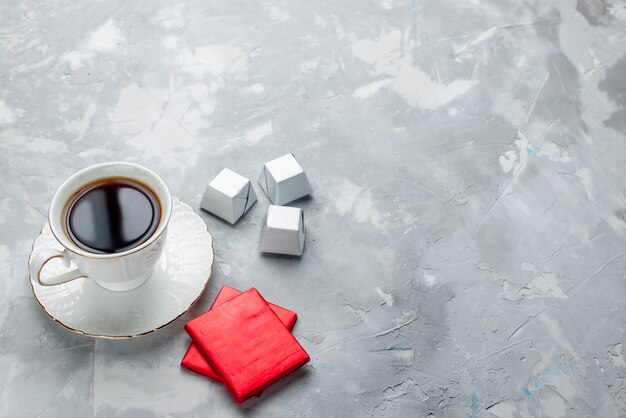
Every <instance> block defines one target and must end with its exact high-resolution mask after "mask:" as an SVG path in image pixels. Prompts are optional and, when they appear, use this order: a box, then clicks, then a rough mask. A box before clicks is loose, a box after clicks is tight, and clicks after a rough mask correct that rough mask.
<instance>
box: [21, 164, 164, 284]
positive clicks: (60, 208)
mask: <svg viewBox="0 0 626 418" xmlns="http://www.w3.org/2000/svg"><path fill="white" fill-rule="evenodd" d="M109 177H115V178H127V179H130V180H135V181H138V182H140V183H142V184H144V185H146V186H148V187H149V188H150V190H152V191H153V192H154V194H155V195H156V197H157V199H158V201H159V204H160V205H161V218H160V220H159V224H158V226H157V229H156V230H155V231H154V233H153V234H152V236H150V238H148V240H147V241H144V242H143V243H142V244H140V245H138V246H136V247H133V248H131V249H129V250H127V251H124V252H120V253H113V254H100V253H92V252H89V251H86V250H84V249H82V248H80V247H79V246H77V245H76V244H75V243H74V242H73V241H72V240H71V239H70V237H69V236H68V234H67V232H66V230H65V227H64V223H65V220H64V216H65V214H64V209H65V207H66V205H67V204H68V202H69V201H70V200H71V199H72V197H73V196H74V195H75V194H76V193H77V192H79V191H80V190H81V189H82V188H83V187H84V186H86V185H88V184H90V183H93V182H94V181H97V180H100V179H105V178H109ZM171 213H172V196H171V195H170V192H169V190H168V188H167V186H166V184H165V182H164V181H163V180H162V179H161V178H160V177H159V176H158V175H156V174H155V173H154V172H153V171H151V170H148V169H147V168H145V167H142V166H140V165H137V164H132V163H125V162H110V163H102V164H96V165H92V166H91V167H87V168H85V169H83V170H81V171H79V172H77V173H75V174H74V175H72V176H71V177H70V178H68V179H67V180H66V181H65V182H64V183H63V184H62V185H61V187H59V189H58V190H57V191H56V193H55V194H54V197H53V198H52V202H51V203H50V211H49V213H48V222H49V224H50V229H51V230H52V234H53V235H54V236H55V238H56V239H57V240H58V241H59V242H60V243H61V245H62V246H63V250H61V251H59V250H56V249H53V248H48V249H47V250H46V251H41V252H38V253H37V254H33V255H32V258H31V260H30V277H32V278H33V279H34V280H37V281H38V282H39V283H40V284H42V285H44V286H54V285H58V284H61V283H65V282H69V281H70V280H75V279H78V278H80V277H86V278H87V279H88V280H93V281H95V282H96V283H97V284H99V285H100V286H102V287H103V288H105V289H107V290H112V291H118V292H122V291H127V290H132V289H136V288H137V287H139V286H141V285H142V284H143V283H144V282H145V281H146V280H148V278H149V277H150V275H151V274H152V271H153V270H154V266H155V264H156V262H157V261H158V259H159V257H160V256H161V252H162V251H163V247H164V246H165V236H166V233H167V224H168V222H169V220H170V215H171ZM56 257H61V258H62V259H63V261H64V262H65V266H66V267H68V271H66V272H64V273H62V274H60V275H57V276H54V277H46V278H43V277H42V276H41V269H42V268H43V266H44V265H45V264H46V263H47V262H48V261H50V260H51V259H53V258H56ZM71 262H73V263H71ZM72 264H73V265H72Z"/></svg>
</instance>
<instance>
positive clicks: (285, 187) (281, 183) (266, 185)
mask: <svg viewBox="0 0 626 418" xmlns="http://www.w3.org/2000/svg"><path fill="white" fill-rule="evenodd" d="M259 184H260V185H261V188H262V189H263V191H264V192H265V194H267V197H268V198H269V199H270V201H271V202H272V203H273V204H275V205H284V204H286V203H289V202H292V201H294V200H296V199H299V198H301V197H303V196H306V195H308V194H311V192H312V189H311V184H310V183H309V179H308V178H307V176H306V173H305V172H304V170H303V169H302V167H301V166H300V164H299V163H298V161H297V160H296V157H294V155H293V154H285V155H283V156H282V157H278V158H276V159H275V160H272V161H268V162H266V163H265V164H264V165H263V171H261V176H260V177H259Z"/></svg>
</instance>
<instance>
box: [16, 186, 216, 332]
mask: <svg viewBox="0 0 626 418" xmlns="http://www.w3.org/2000/svg"><path fill="white" fill-rule="evenodd" d="M48 247H53V248H58V249H61V245H60V244H59V242H58V241H57V240H56V239H55V238H54V236H53V235H52V232H50V226H49V225H48V224H46V225H45V226H44V228H43V230H42V231H41V233H40V234H39V236H38V237H37V239H35V242H34V243H33V249H32V252H31V257H32V255H33V254H34V253H36V252H37V251H41V250H42V249H44V248H48ZM28 261H29V264H30V258H29V260H28ZM212 265H213V238H212V237H211V234H209V232H208V231H207V229H206V225H205V223H204V221H203V220H202V218H200V217H199V216H198V215H196V214H195V213H194V211H193V209H192V208H191V207H190V206H189V205H186V204H185V203H183V202H181V201H180V200H179V199H177V198H174V197H173V198H172V217H171V218H170V223H169V225H168V230H167V239H166V243H165V249H164V251H163V255H162V256H161V259H160V260H159V262H158V263H157V265H156V268H155V270H154V273H153V274H152V276H151V277H150V278H149V279H148V281H147V282H146V283H145V284H143V285H142V286H141V287H139V288H137V289H134V290H130V291H128V292H111V291H108V290H105V289H104V288H102V287H100V286H98V285H97V284H96V283H95V282H93V281H92V280H89V279H77V280H74V281H72V282H69V283H65V284H61V285H58V286H42V285H40V284H39V283H38V282H37V281H36V280H32V278H31V279H30V284H31V286H32V288H33V293H34V295H35V298H36V299H37V301H38V302H39V304H40V305H41V307H42V308H43V310H44V311H45V312H46V314H47V315H48V316H49V317H50V318H52V319H53V320H54V321H56V322H58V323H59V324H61V325H62V326H64V327H65V328H67V329H69V330H70V331H74V332H77V333H79V334H84V335H88V336H90V337H98V338H133V337H139V336H142V335H146V334H149V333H151V332H154V331H157V330H159V329H161V328H163V327H164V326H166V325H168V324H170V323H171V322H173V321H174V320H176V319H177V318H178V317H179V316H181V315H182V314H184V313H185V312H186V311H187V310H188V309H189V308H190V307H191V305H193V303H194V302H195V301H196V300H198V298H199V297H200V295H201V294H202V292H203V291H204V289H205V288H206V285H207V283H208V282H209V278H210V276H211V266H212ZM64 269H65V267H63V264H62V262H61V261H52V262H50V263H48V264H47V265H46V267H45V268H44V269H43V271H42V275H43V276H45V275H53V274H57V273H59V272H61V271H63V270H64Z"/></svg>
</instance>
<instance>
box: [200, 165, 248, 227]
mask: <svg viewBox="0 0 626 418" xmlns="http://www.w3.org/2000/svg"><path fill="white" fill-rule="evenodd" d="M256 200H257V197H256V193H255V192H254V188H253V187H252V183H251V182H250V180H249V179H247V178H245V177H244V176H241V175H239V174H237V173H235V172H234V171H232V170H229V169H228V168H225V169H223V170H222V171H221V172H220V173H219V174H218V175H217V177H215V178H214V179H213V180H212V181H211V183H209V185H208V186H207V188H206V190H205V191H204V196H203V197H202V201H201V202H200V207H201V208H202V209H204V210H206V211H208V212H210V213H212V214H213V215H216V216H218V217H220V218H222V219H224V220H225V221H227V222H230V223H231V224H234V223H235V222H237V221H238V220H239V218H241V217H242V216H243V214H244V213H246V212H247V211H248V210H249V209H250V208H251V207H252V205H254V203H255V202H256Z"/></svg>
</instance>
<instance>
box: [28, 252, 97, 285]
mask: <svg viewBox="0 0 626 418" xmlns="http://www.w3.org/2000/svg"><path fill="white" fill-rule="evenodd" d="M58 257H60V258H63V259H64V260H63V261H64V262H65V265H66V266H69V257H68V254H67V253H66V252H65V251H59V250H55V249H53V248H46V249H45V250H42V251H38V252H37V253H36V254H33V258H32V259H31V260H30V267H29V272H30V277H31V278H33V279H34V280H37V282H38V283H39V284H41V285H43V286H55V285H58V284H61V283H66V282H69V281H71V280H75V279H78V278H80V277H86V276H85V274H84V273H83V272H82V271H80V270H79V269H78V268H74V269H71V270H69V271H66V272H65V273H61V274H59V275H57V276H54V277H48V278H46V279H44V278H42V277H41V269H42V268H43V266H44V265H45V264H46V263H47V262H48V261H50V260H52V259H53V258H58Z"/></svg>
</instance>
